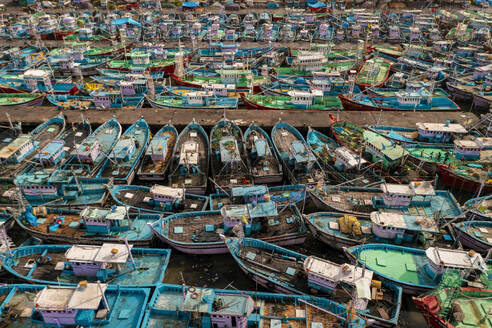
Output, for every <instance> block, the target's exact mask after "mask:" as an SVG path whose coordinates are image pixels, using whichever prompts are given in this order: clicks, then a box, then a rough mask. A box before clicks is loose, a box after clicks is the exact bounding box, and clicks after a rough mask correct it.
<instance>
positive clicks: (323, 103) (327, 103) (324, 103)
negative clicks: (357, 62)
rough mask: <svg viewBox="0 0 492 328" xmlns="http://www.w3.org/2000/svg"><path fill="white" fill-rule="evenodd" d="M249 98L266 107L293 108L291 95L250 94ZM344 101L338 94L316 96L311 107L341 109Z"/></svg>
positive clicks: (315, 108) (316, 108) (314, 108)
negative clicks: (341, 100)
mask: <svg viewBox="0 0 492 328" xmlns="http://www.w3.org/2000/svg"><path fill="white" fill-rule="evenodd" d="M247 99H248V100H250V101H252V102H254V103H256V104H258V105H260V106H265V107H270V108H275V109H293V108H294V106H293V105H292V102H291V98H290V96H265V95H258V94H256V95H248V96H247ZM341 108H342V103H341V102H340V99H339V98H338V97H337V96H325V97H314V103H313V104H312V105H311V106H310V107H309V109H313V110H322V109H341Z"/></svg>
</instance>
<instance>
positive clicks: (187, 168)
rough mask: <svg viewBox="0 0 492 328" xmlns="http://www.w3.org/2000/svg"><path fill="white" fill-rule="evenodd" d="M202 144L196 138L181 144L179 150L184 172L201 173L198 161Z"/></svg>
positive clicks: (180, 164)
mask: <svg viewBox="0 0 492 328" xmlns="http://www.w3.org/2000/svg"><path fill="white" fill-rule="evenodd" d="M199 147H200V145H199V144H198V142H197V141H195V140H188V141H186V142H185V143H183V145H182V146H181V150H180V152H179V166H180V171H181V173H182V174H188V175H197V174H200V169H199V168H198V161H199V156H200V149H199Z"/></svg>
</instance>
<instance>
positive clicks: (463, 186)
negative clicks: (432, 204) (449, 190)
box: [438, 164, 492, 195]
mask: <svg viewBox="0 0 492 328" xmlns="http://www.w3.org/2000/svg"><path fill="white" fill-rule="evenodd" d="M438 170H439V174H440V176H441V181H442V183H444V184H445V185H447V186H451V187H456V188H459V189H460V190H466V191H470V192H476V191H477V190H479V189H480V188H481V184H480V182H478V181H475V180H471V179H467V178H465V177H463V176H460V175H457V174H455V173H454V172H452V171H451V170H450V169H449V168H448V167H447V165H442V164H440V165H438ZM491 193H492V183H486V184H484V186H483V188H482V194H485V195H487V194H491Z"/></svg>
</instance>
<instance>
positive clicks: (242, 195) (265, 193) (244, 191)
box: [209, 185, 307, 211]
mask: <svg viewBox="0 0 492 328" xmlns="http://www.w3.org/2000/svg"><path fill="white" fill-rule="evenodd" d="M306 197H307V193H306V186H304V185H283V186H273V187H272V186H269V187H267V186H265V185H255V186H245V187H233V188H232V189H231V192H230V193H229V194H225V193H216V194H210V195H209V204H210V208H209V209H210V210H211V211H217V210H220V209H221V208H222V206H224V205H231V204H256V203H258V202H264V201H273V202H275V203H276V204H277V206H284V205H288V204H298V206H302V205H301V203H303V202H305V201H306Z"/></svg>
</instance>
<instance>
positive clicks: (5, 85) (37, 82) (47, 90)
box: [0, 69, 79, 96]
mask: <svg viewBox="0 0 492 328" xmlns="http://www.w3.org/2000/svg"><path fill="white" fill-rule="evenodd" d="M0 91H1V92H2V93H31V92H36V93H42V94H68V95H75V94H76V93H77V92H78V91H79V85H78V84H77V83H73V82H70V81H67V80H53V79H52V77H51V74H50V73H49V71H44V70H40V69H31V70H27V71H26V72H24V74H22V75H16V74H5V75H2V76H0ZM33 96H34V95H33Z"/></svg>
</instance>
